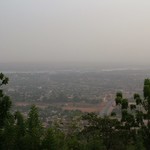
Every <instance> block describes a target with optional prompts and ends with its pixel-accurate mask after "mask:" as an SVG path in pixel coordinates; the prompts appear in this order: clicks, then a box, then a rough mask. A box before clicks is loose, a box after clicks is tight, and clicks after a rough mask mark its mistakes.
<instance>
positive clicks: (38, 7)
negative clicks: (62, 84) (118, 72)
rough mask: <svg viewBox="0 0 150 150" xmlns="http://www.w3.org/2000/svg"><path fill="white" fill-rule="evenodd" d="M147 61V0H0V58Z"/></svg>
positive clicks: (149, 30) (149, 53)
mask: <svg viewBox="0 0 150 150" xmlns="http://www.w3.org/2000/svg"><path fill="white" fill-rule="evenodd" d="M51 61H54V62H63V61H68V62H69V61H73V62H77V61H80V62H94V61H96V62H101V61H102V62H121V61H122V62H128V61H129V62H131V63H133V62H134V63H135V62H147V63H150V0H0V62H51Z"/></svg>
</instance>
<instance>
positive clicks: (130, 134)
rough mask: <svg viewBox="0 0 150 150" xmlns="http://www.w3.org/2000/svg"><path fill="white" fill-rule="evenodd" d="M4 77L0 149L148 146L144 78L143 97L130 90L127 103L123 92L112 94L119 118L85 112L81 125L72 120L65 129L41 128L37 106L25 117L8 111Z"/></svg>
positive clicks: (148, 149) (149, 98) (133, 149)
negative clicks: (132, 98) (66, 129)
mask: <svg viewBox="0 0 150 150" xmlns="http://www.w3.org/2000/svg"><path fill="white" fill-rule="evenodd" d="M7 83H8V78H7V77H5V76H4V74H2V73H1V74H0V150H150V80H149V79H145V81H144V89H143V93H144V94H143V95H144V96H143V98H142V97H141V96H140V95H139V94H134V100H135V104H129V102H128V99H125V98H123V94H122V93H121V92H118V93H117V94H116V99H115V101H116V105H118V106H119V107H120V110H121V111H120V113H121V118H117V117H116V114H115V113H114V112H113V113H112V114H111V116H106V117H103V118H101V117H100V116H99V115H96V114H94V113H89V114H86V115H84V116H82V120H81V121H82V122H83V123H84V125H83V126H82V127H81V128H76V126H75V125H74V124H72V126H71V127H70V129H68V132H65V131H64V130H61V128H59V125H58V126H57V125H56V126H53V127H49V128H44V127H43V125H42V122H41V120H40V118H39V113H38V109H37V107H36V106H34V105H33V106H32V107H31V108H30V111H29V113H28V115H27V117H24V116H23V115H22V114H21V113H20V112H19V111H17V112H15V113H11V111H10V109H11V105H12V102H11V100H10V98H9V97H8V96H7V95H5V93H4V92H3V90H2V88H3V86H4V85H6V84H7Z"/></svg>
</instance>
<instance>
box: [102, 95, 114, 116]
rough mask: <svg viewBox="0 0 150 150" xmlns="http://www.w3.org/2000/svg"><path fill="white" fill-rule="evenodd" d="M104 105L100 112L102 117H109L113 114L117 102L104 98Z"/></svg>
mask: <svg viewBox="0 0 150 150" xmlns="http://www.w3.org/2000/svg"><path fill="white" fill-rule="evenodd" d="M103 103H104V104H103V105H104V106H103V107H102V109H101V110H100V116H101V117H104V116H108V115H110V114H111V112H112V110H113V106H114V103H115V101H114V99H113V98H112V99H107V100H106V98H105V97H104V100H103Z"/></svg>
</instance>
